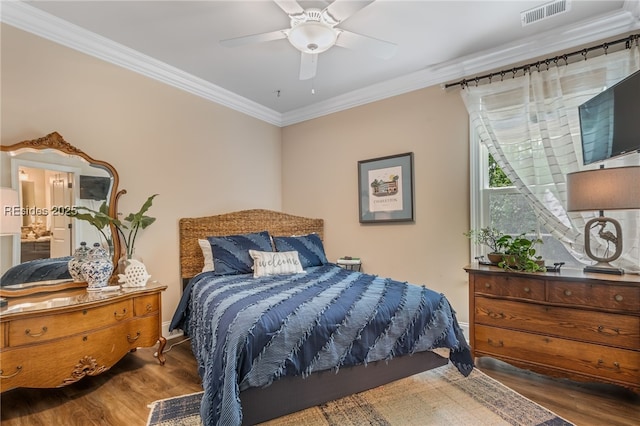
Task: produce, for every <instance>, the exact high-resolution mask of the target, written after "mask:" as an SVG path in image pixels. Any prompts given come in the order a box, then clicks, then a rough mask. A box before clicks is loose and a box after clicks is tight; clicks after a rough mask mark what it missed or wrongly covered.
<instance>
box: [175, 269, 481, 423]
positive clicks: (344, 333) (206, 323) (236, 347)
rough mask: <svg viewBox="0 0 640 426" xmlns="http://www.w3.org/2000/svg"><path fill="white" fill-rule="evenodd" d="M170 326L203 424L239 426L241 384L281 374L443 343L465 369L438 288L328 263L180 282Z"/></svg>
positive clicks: (468, 362) (467, 367)
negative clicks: (200, 392)
mask: <svg viewBox="0 0 640 426" xmlns="http://www.w3.org/2000/svg"><path fill="white" fill-rule="evenodd" d="M174 328H181V329H183V330H184V332H185V334H187V335H189V336H191V339H192V342H191V343H192V349H193V352H194V354H195V357H196V360H197V362H198V369H199V373H200V375H201V377H202V381H203V388H204V396H203V399H202V405H201V414H202V419H203V422H204V425H205V426H211V425H239V424H241V422H242V409H241V406H240V399H239V394H240V392H241V391H242V390H244V389H247V388H249V387H264V386H267V385H269V384H270V383H271V382H272V381H273V380H277V379H278V378H279V377H283V376H293V375H302V376H306V375H309V374H311V373H313V372H316V371H322V370H331V369H333V370H335V371H337V370H339V369H340V368H341V367H343V366H353V365H360V364H366V363H368V362H373V361H379V360H391V359H392V358H394V357H396V356H400V355H405V354H411V353H415V352H420V351H425V350H430V349H435V348H448V349H450V352H449V353H450V355H449V358H450V361H451V362H452V363H453V364H455V365H456V366H457V368H458V370H459V371H460V372H461V373H462V374H464V375H465V376H466V375H468V374H469V373H470V372H471V370H472V369H473V361H472V357H471V353H470V351H469V347H468V345H467V343H466V341H465V339H464V337H463V334H462V331H461V329H460V327H459V325H458V322H457V320H456V318H455V313H454V312H453V309H452V308H451V306H450V304H449V302H448V300H447V299H446V298H445V297H444V295H442V294H438V293H436V292H434V291H432V290H429V289H427V288H425V287H420V286H416V285H412V284H407V283H402V282H399V281H394V280H392V279H388V278H380V277H377V276H374V275H368V274H363V273H360V272H354V271H348V270H345V269H342V268H340V267H338V266H336V265H331V264H328V265H323V266H318V267H311V268H307V269H306V273H303V274H294V275H280V276H267V277H262V278H253V275H251V274H248V275H226V276H216V275H215V273H213V272H207V273H203V274H200V275H198V276H196V277H195V278H194V279H192V280H191V282H190V283H189V285H188V286H187V288H186V289H185V292H184V295H183V298H182V300H181V301H180V304H179V306H178V309H177V310H176V313H175V314H174V318H173V320H172V322H171V326H170V330H173V329H174ZM390 362H393V361H390Z"/></svg>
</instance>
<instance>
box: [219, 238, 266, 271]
mask: <svg viewBox="0 0 640 426" xmlns="http://www.w3.org/2000/svg"><path fill="white" fill-rule="evenodd" d="M207 240H208V241H209V244H211V248H212V250H213V266H214V269H215V272H216V274H218V275H233V274H250V273H251V272H252V270H251V267H252V266H253V260H252V259H251V256H249V250H258V251H273V250H272V248H271V237H270V236H269V233H268V232H267V231H262V232H255V233H251V234H242V235H227V236H224V237H207Z"/></svg>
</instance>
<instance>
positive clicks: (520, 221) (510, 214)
mask: <svg viewBox="0 0 640 426" xmlns="http://www.w3.org/2000/svg"><path fill="white" fill-rule="evenodd" d="M473 133H474V132H473V130H472V138H471V141H472V142H471V143H472V164H473V165H474V166H475V167H472V170H471V173H472V177H471V184H472V188H471V192H472V211H471V223H472V228H474V229H478V228H481V227H485V226H492V227H494V228H497V229H499V230H500V231H502V232H504V233H506V234H511V235H518V234H521V233H523V232H525V233H527V234H531V235H539V236H540V237H541V238H542V240H543V241H544V243H543V244H541V245H540V246H537V247H536V250H537V252H538V253H537V254H539V255H541V256H542V257H543V259H544V260H545V263H546V264H547V265H553V264H554V263H556V262H564V263H565V266H571V267H575V268H582V266H583V265H582V264H581V263H580V262H578V261H577V260H576V259H575V258H574V257H573V256H571V254H570V253H569V252H568V251H567V249H566V248H565V247H564V246H563V245H562V243H560V242H559V241H558V240H557V239H555V238H554V237H553V236H551V234H550V233H549V232H548V230H546V229H545V228H544V226H542V225H541V224H540V223H539V221H538V220H537V218H536V215H535V214H534V212H533V209H532V208H531V207H530V206H529V204H528V203H527V202H526V200H525V199H524V197H523V196H522V195H521V194H520V193H519V192H518V190H517V189H516V187H515V186H513V184H512V183H511V181H510V180H509V178H508V177H507V176H506V175H505V174H504V172H503V171H502V170H501V169H500V167H499V166H498V164H496V162H495V161H494V159H493V158H492V157H491V155H490V154H489V152H488V151H487V149H486V148H485V147H484V146H482V145H481V144H480V141H479V138H477V137H476V136H475V135H474V134H473ZM474 151H475V153H476V158H477V160H476V161H473V153H474ZM474 175H475V176H474ZM474 193H475V197H474V196H473V194H474ZM473 199H475V200H477V202H476V203H474V202H473ZM487 252H488V250H487V248H486V247H473V248H472V258H475V257H476V256H481V255H486V253H487Z"/></svg>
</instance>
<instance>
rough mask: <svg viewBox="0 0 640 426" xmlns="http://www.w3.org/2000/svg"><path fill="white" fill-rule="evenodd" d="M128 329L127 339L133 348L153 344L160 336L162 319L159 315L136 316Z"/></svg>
mask: <svg viewBox="0 0 640 426" xmlns="http://www.w3.org/2000/svg"><path fill="white" fill-rule="evenodd" d="M127 329H128V332H127V335H126V339H127V342H128V343H129V347H130V348H131V349H135V348H140V347H148V346H153V345H155V344H156V342H157V341H158V338H159V337H160V320H159V318H158V317H157V316H149V317H145V318H136V319H135V320H133V321H131V323H130V324H129V325H128V327H127Z"/></svg>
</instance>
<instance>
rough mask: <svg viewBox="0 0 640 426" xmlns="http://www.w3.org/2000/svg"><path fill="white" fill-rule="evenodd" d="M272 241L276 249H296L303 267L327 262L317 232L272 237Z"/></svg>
mask: <svg viewBox="0 0 640 426" xmlns="http://www.w3.org/2000/svg"><path fill="white" fill-rule="evenodd" d="M273 243H274V244H275V247H276V251H297V252H298V257H299V258H300V263H302V267H303V268H308V267H310V266H320V265H324V264H326V263H329V262H328V261H327V256H326V255H325V254H324V246H323V245H322V240H321V239H320V236H319V235H318V234H309V235H303V236H299V237H273Z"/></svg>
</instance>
